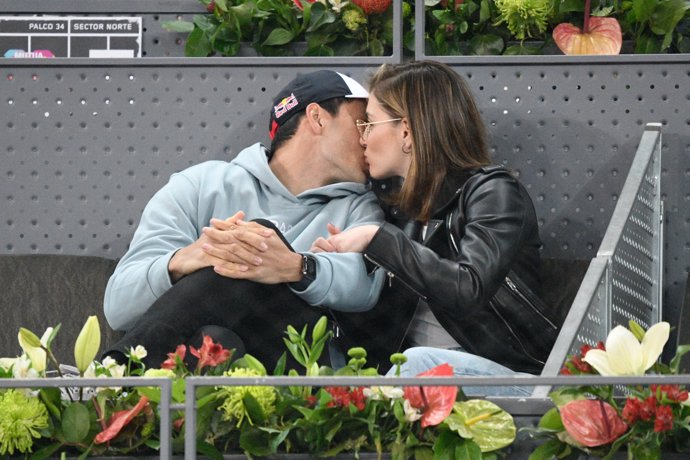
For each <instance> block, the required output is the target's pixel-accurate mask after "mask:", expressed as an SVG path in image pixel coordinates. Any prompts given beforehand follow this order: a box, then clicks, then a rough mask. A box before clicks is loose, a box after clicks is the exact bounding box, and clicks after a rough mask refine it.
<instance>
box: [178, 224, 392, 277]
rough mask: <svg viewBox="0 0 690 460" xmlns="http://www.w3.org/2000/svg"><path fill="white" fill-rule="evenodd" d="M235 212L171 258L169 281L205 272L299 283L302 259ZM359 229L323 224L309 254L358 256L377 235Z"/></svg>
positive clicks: (368, 227)
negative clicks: (324, 228) (325, 232)
mask: <svg viewBox="0 0 690 460" xmlns="http://www.w3.org/2000/svg"><path fill="white" fill-rule="evenodd" d="M244 217H245V213H244V212H242V211H238V212H237V213H235V214H234V215H233V216H231V217H228V218H227V219H225V220H223V219H216V218H213V219H211V221H210V223H209V226H208V227H204V228H203V229H202V233H201V236H200V237H199V238H198V239H197V240H196V241H195V242H194V243H192V244H190V245H189V246H186V247H184V248H182V249H180V250H179V251H177V252H176V253H175V255H173V257H172V258H171V259H170V262H169V264H168V271H169V273H170V278H171V280H172V281H173V282H177V281H178V280H180V279H181V278H182V277H184V276H186V275H188V274H190V273H193V272H195V271H197V270H200V269H202V268H205V267H213V269H214V271H215V272H216V273H218V274H219V275H221V276H226V277H228V278H235V279H247V280H250V281H255V282H259V283H264V284H277V283H287V282H294V281H299V280H300V279H301V278H302V273H301V267H302V257H301V256H300V255H299V254H297V253H295V252H293V251H292V250H291V249H290V248H288V247H287V246H286V245H285V243H284V242H283V241H282V239H281V238H280V237H279V236H278V235H277V234H276V232H275V231H274V230H273V229H270V228H266V227H264V226H263V225H261V224H259V223H256V222H245V221H244V220H243V219H244ZM378 228H379V227H378V226H377V225H361V226H358V227H354V228H350V229H348V230H345V231H341V230H340V229H339V228H338V227H336V226H335V225H332V224H328V229H327V230H328V234H329V236H328V238H324V237H319V238H317V239H316V240H315V241H314V243H313V244H312V247H311V249H310V251H311V252H315V253H316V252H363V251H364V249H365V248H366V247H367V245H368V244H369V242H370V241H371V238H372V237H373V236H374V234H375V233H376V231H377V230H378Z"/></svg>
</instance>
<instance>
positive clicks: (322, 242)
mask: <svg viewBox="0 0 690 460" xmlns="http://www.w3.org/2000/svg"><path fill="white" fill-rule="evenodd" d="M378 230H379V226H378V225H360V226H358V227H353V228H349V229H347V230H345V231H341V230H340V229H339V228H338V227H336V226H335V225H333V224H328V233H329V235H330V236H329V237H328V238H317V239H316V241H314V243H313V244H312V247H311V252H364V249H365V248H366V247H367V246H368V245H369V242H371V239H372V238H373V237H374V235H375V234H376V232H377V231H378Z"/></svg>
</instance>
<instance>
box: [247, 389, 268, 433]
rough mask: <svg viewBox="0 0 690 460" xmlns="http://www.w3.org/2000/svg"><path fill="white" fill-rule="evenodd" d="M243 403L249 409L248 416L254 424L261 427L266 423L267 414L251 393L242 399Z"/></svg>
mask: <svg viewBox="0 0 690 460" xmlns="http://www.w3.org/2000/svg"><path fill="white" fill-rule="evenodd" d="M242 402H243V403H244V407H245V408H246V409H247V415H248V416H249V419H250V421H251V423H252V424H254V425H259V424H262V423H264V422H265V421H266V414H265V413H264V410H263V409H262V408H261V404H259V401H257V400H256V398H255V397H254V396H253V395H252V394H251V393H245V394H244V397H242Z"/></svg>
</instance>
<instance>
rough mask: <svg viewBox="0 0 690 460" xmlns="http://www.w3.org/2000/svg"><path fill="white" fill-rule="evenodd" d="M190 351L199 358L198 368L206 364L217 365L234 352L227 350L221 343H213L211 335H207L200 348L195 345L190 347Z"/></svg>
mask: <svg viewBox="0 0 690 460" xmlns="http://www.w3.org/2000/svg"><path fill="white" fill-rule="evenodd" d="M189 351H190V352H191V353H192V354H193V355H194V356H196V357H197V358H199V362H198V363H197V365H196V368H197V370H201V369H203V368H204V367H206V366H217V365H219V364H222V363H224V362H225V361H227V360H228V358H230V355H231V354H232V353H231V352H230V350H226V349H225V348H223V346H222V345H221V344H219V343H213V339H212V338H211V336H208V335H205V336H204V341H203V343H202V344H201V348H199V349H198V350H197V349H196V348H194V347H189Z"/></svg>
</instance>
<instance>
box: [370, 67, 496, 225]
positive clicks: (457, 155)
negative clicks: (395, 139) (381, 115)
mask: <svg viewBox="0 0 690 460" xmlns="http://www.w3.org/2000/svg"><path fill="white" fill-rule="evenodd" d="M369 91H370V92H371V93H372V94H373V95H375V96H376V98H377V99H378V101H379V103H380V104H381V107H382V108H383V110H384V111H385V112H387V113H388V114H389V115H390V116H391V118H398V117H400V118H406V119H407V121H408V123H409V125H410V130H411V132H412V151H411V153H410V154H411V155H412V161H411V165H410V169H409V171H408V173H407V177H406V178H405V181H404V183H403V186H402V188H401V190H400V193H399V194H398V196H397V198H398V200H397V201H398V205H399V206H400V208H401V209H402V210H403V211H404V212H405V213H406V214H407V215H408V216H411V217H413V218H415V219H417V220H420V221H426V220H428V219H429V218H430V217H431V215H432V213H433V211H434V209H433V206H434V199H435V198H436V195H437V194H438V191H439V189H440V188H441V184H442V183H443V180H444V179H445V177H446V175H447V174H448V172H449V171H451V170H466V169H473V168H478V167H481V166H485V165H487V164H489V163H491V159H490V157H489V153H488V149H487V143H486V131H485V128H484V124H483V122H482V119H481V115H480V113H479V110H478V109H477V106H476V104H475V102H474V98H473V97H472V93H471V91H470V89H469V87H468V85H467V83H465V80H464V79H463V78H462V77H461V76H460V75H458V74H457V73H456V72H455V71H454V70H453V69H451V68H450V67H448V66H447V65H445V64H442V63H438V62H433V61H417V62H412V63H406V64H396V65H391V64H384V65H383V66H381V67H380V68H379V69H378V70H377V72H376V73H375V74H374V75H373V76H372V78H371V80H370V82H369Z"/></svg>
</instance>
